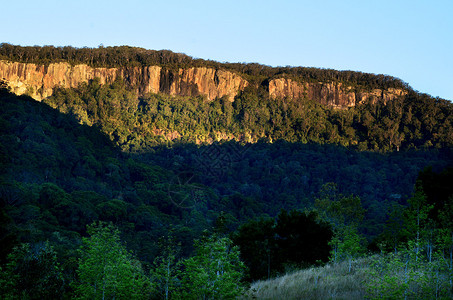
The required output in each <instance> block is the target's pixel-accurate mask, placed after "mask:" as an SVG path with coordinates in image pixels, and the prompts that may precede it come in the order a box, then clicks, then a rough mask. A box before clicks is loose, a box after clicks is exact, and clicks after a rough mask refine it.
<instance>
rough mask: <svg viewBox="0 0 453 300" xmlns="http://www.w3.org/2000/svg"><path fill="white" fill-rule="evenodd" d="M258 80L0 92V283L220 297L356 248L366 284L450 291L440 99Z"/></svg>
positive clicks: (126, 61)
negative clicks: (229, 90)
mask: <svg viewBox="0 0 453 300" xmlns="http://www.w3.org/2000/svg"><path fill="white" fill-rule="evenodd" d="M0 50H1V51H0V58H2V59H8V60H18V61H24V62H39V63H50V62H56V61H67V62H70V63H74V64H76V63H87V64H91V65H95V66H98V65H102V66H116V65H135V64H142V65H145V64H160V65H178V66H182V65H190V66H194V65H197V64H205V65H210V64H212V65H213V66H216V64H218V63H216V62H211V61H202V60H194V59H192V58H190V57H188V56H185V55H182V54H175V53H172V52H169V51H168V52H167V51H151V50H144V49H139V48H131V47H113V48H110V47H109V48H103V47H100V48H98V49H89V48H84V49H75V48H71V47H63V48H55V47H50V46H49V47H16V46H12V45H8V44H2V45H1V47H0ZM219 66H220V64H219ZM221 66H222V67H225V68H231V69H234V70H236V71H237V72H241V73H244V74H249V75H250V76H255V78H259V77H260V76H263V74H265V75H266V76H270V74H271V73H272V72H275V74H277V73H278V72H284V73H286V74H289V75H291V74H295V75H297V76H303V77H304V78H305V76H307V78H309V77H310V76H313V78H316V80H323V79H322V78H325V79H326V78H329V79H328V80H345V81H348V82H356V83H357V84H369V85H371V86H372V85H373V84H378V85H380V86H381V85H382V84H384V83H383V82H384V81H385V82H387V84H389V86H398V84H400V85H401V84H403V83H402V82H401V81H400V80H396V79H392V78H389V77H385V76H384V77H380V76H375V75H366V74H361V73H351V74H349V73H348V72H337V71H331V70H318V69H313V70H311V69H304V68H281V69H280V68H268V67H265V66H259V65H253V64H252V65H241V64H238V65H232V64H226V65H225V64H222V65H221ZM291 72H293V73H291ZM272 74H274V73H272ZM272 74H271V75H272ZM348 74H349V75H348ZM335 76H337V78H335ZM326 80H327V79H326ZM371 81H374V83H371ZM266 95H267V93H265V91H264V90H263V88H262V87H260V86H252V87H249V88H247V89H246V90H244V91H243V92H241V93H239V94H238V95H237V96H236V98H235V101H234V102H230V101H226V100H225V99H215V100H214V101H206V99H204V98H202V97H192V98H184V97H172V96H168V95H162V94H148V95H143V96H140V97H139V96H138V95H137V94H136V92H134V90H132V89H130V88H129V87H127V86H125V85H124V83H123V82H122V81H116V82H115V83H113V84H112V85H100V84H99V81H98V80H96V79H95V80H92V81H90V82H89V83H86V84H82V85H80V86H79V87H78V88H77V89H57V90H56V91H55V93H54V94H53V96H51V97H49V98H47V99H45V100H44V101H43V102H36V101H34V100H33V99H31V98H29V97H27V96H16V95H14V94H12V93H10V92H9V91H8V90H7V89H5V88H2V89H0V101H1V105H2V110H1V111H0V206H1V211H0V243H1V245H2V247H1V250H0V268H1V272H0V274H1V275H0V295H1V297H2V298H11V299H15V298H24V299H28V298H30V299H35V298H43V297H44V298H46V299H47V298H84V299H86V298H90V299H92V298H94V299H100V298H102V297H105V298H120V299H123V298H140V299H142V298H143V299H145V298H146V299H148V298H153V299H154V298H155V299H169V298H172V299H188V298H189V299H200V298H209V299H218V298H227V299H230V298H231V299H232V298H235V297H237V296H238V295H241V294H243V293H244V292H245V291H246V290H247V287H248V285H249V284H250V282H253V281H256V280H259V279H266V278H272V277H275V276H278V275H281V274H285V273H286V272H287V271H289V270H294V269H299V268H307V267H313V266H326V264H327V263H329V262H330V263H339V262H345V263H346V265H347V266H348V267H347V269H346V270H347V271H346V272H348V274H349V273H351V272H353V270H352V269H353V268H354V262H355V261H357V260H358V259H360V258H361V257H364V256H367V255H371V254H374V255H380V256H379V257H374V258H373V259H372V262H370V263H369V266H370V268H371V271H370V272H371V273H373V272H375V273H373V274H375V277H374V279H373V280H372V279H367V280H368V281H367V283H366V286H367V288H368V289H367V291H366V293H367V297H369V298H380V297H381V298H392V297H393V298H398V297H400V296H407V298H417V297H418V296H419V297H422V298H436V297H437V298H442V297H444V298H448V297H450V296H451V295H452V290H451V288H452V285H451V280H452V274H453V273H452V271H451V270H452V265H453V263H452V261H451V254H452V253H453V252H452V251H453V242H452V239H453V235H452V232H453V231H452V223H451V220H452V219H453V217H452V216H451V212H452V211H453V210H452V209H453V208H452V203H453V187H452V185H451V184H450V183H451V182H453V153H452V151H453V150H452V146H453V126H452V123H453V113H452V112H453V105H452V104H451V103H450V102H448V101H445V100H441V99H434V98H432V97H430V96H428V95H424V94H419V93H416V92H414V91H410V92H409V94H408V95H405V96H403V97H401V98H399V99H396V100H395V101H392V102H389V103H387V104H382V103H375V104H372V103H364V104H361V105H358V106H356V107H354V108H350V109H347V110H335V109H331V108H328V107H325V106H322V105H320V104H317V103H314V102H311V101H308V100H303V99H301V100H298V101H295V100H290V99H281V100H270V99H268V97H267V96H266ZM392 272H397V274H399V275H394V273H392ZM398 272H400V273H398ZM401 272H403V273H404V272H406V273H404V276H403V275H401V274H403V273H401ZM381 275H382V276H381ZM405 276H406V277H405ZM401 280H402V281H401ZM395 284H397V285H398V286H399V288H398V289H396V288H395ZM392 289H393V290H395V292H392ZM392 293H393V294H392Z"/></svg>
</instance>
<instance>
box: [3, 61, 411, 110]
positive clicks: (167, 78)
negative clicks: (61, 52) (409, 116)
mask: <svg viewBox="0 0 453 300" xmlns="http://www.w3.org/2000/svg"><path fill="white" fill-rule="evenodd" d="M94 78H99V80H100V83H101V84H111V83H113V82H114V81H115V80H117V79H122V80H124V81H125V82H126V84H128V85H129V86H130V87H132V88H135V89H136V90H137V92H138V94H139V95H143V94H146V93H165V94H169V95H175V96H189V97H190V96H205V97H206V98H207V99H208V100H214V99H216V98H221V97H226V98H227V99H228V100H229V101H234V97H235V96H236V95H237V94H238V92H240V91H242V90H244V88H245V87H247V86H248V85H249V82H248V81H247V80H246V79H244V78H243V76H241V75H240V73H237V72H232V71H228V70H224V69H219V68H209V67H190V68H172V69H168V68H165V67H160V66H141V67H121V68H95V67H90V66H88V65H86V64H78V65H70V64H69V63H65V62H60V63H51V64H48V65H39V64H34V63H20V62H10V61H1V60H0V80H1V81H2V82H4V83H5V84H6V85H7V86H8V87H9V89H10V90H11V91H12V92H14V93H15V94H18V95H22V94H27V95H29V96H31V97H32V98H34V99H36V100H38V101H41V100H42V99H44V98H46V97H49V96H51V95H52V93H53V90H54V89H55V88H58V87H62V88H76V87H77V86H78V85H79V84H80V83H82V82H88V81H89V80H92V79H94ZM267 82H268V90H269V97H270V98H271V99H275V98H290V99H299V98H304V99H308V100H312V101H316V102H319V103H321V104H324V105H328V106H331V107H334V108H346V107H352V106H355V105H357V104H358V103H362V102H364V101H367V100H371V101H372V102H384V103H386V102H387V101H391V100H393V99H395V98H396V97H399V96H402V95H405V94H407V90H404V89H398V88H387V89H385V88H374V89H366V88H365V87H361V86H354V87H353V86H350V85H348V84H345V83H342V82H339V81H330V82H329V81H327V82H312V81H310V82H308V81H304V80H303V79H302V80H297V81H296V80H293V79H289V78H285V77H282V78H275V79H271V80H268V81H267Z"/></svg>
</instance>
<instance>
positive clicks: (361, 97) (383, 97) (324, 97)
mask: <svg viewBox="0 0 453 300" xmlns="http://www.w3.org/2000/svg"><path fill="white" fill-rule="evenodd" d="M406 94H407V91H406V90H403V89H395V88H388V89H373V90H371V91H365V90H363V89H355V88H354V87H352V86H346V85H343V84H342V83H341V82H327V83H325V82H298V81H295V80H292V79H289V78H278V79H272V80H270V81H269V96H270V98H274V99H276V98H290V99H298V98H306V99H309V100H314V101H317V102H320V103H321V104H324V105H328V106H332V107H335V108H346V107H352V106H355V105H356V104H359V103H363V102H365V101H368V100H370V101H372V102H373V103H376V102H384V103H387V102H388V101H391V100H393V99H395V98H397V97H400V96H403V95H406Z"/></svg>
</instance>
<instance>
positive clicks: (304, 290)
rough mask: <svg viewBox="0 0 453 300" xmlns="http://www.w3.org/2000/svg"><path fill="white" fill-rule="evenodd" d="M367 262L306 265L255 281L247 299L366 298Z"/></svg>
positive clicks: (349, 299) (364, 260) (363, 260)
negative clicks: (287, 272)
mask: <svg viewBox="0 0 453 300" xmlns="http://www.w3.org/2000/svg"><path fill="white" fill-rule="evenodd" d="M367 266H368V262H367V260H366V259H361V260H358V261H356V262H355V263H353V266H352V269H351V272H348V264H347V262H344V263H340V264H328V265H326V266H324V267H319V268H311V269H305V270H301V271H297V272H293V273H290V274H286V275H284V276H281V277H278V278H275V279H270V280H265V281H258V282H255V283H253V284H252V286H251V287H250V289H249V291H248V292H247V294H246V296H245V299H348V300H352V299H364V297H365V292H366V288H365V284H364V283H365V282H366V280H367V277H368V276H369V275H368V272H367V270H368V267H367Z"/></svg>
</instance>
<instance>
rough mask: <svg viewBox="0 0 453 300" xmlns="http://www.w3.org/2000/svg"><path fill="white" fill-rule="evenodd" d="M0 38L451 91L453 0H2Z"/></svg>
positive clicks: (443, 93)
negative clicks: (339, 73)
mask: <svg viewBox="0 0 453 300" xmlns="http://www.w3.org/2000/svg"><path fill="white" fill-rule="evenodd" d="M0 12H1V18H0V28H1V30H0V42H6V43H11V44H16V45H22V46H33V45H54V46H66V45H70V46H74V47H84V46H87V47H98V46H99V45H100V44H103V45H104V46H116V45H130V46H137V47H143V48H147V49H154V50H161V49H169V50H172V51H174V52H182V53H185V54H188V55H190V56H193V57H196V58H203V59H211V60H216V61H220V62H258V63H261V64H265V65H270V66H286V65H291V66H307V67H321V68H332V69H338V70H354V71H362V72H370V73H377V74H388V75H392V76H395V77H399V78H401V79H402V80H403V81H405V82H407V83H409V85H410V86H412V87H413V88H414V89H415V90H418V91H419V92H422V93H427V94H430V95H432V96H435V97H437V96H438V97H441V98H445V99H448V100H453V0H424V1H420V0H410V1H409V0H341V1H330V0H310V1H305V0H300V1H296V0H291V1H289V0H288V1H285V0H280V1H277V0H273V1H267V0H260V1H254V0H242V1H236V0H224V1H221V0H220V1H219V0H218V1H179V0H173V1H172V0H166V1H165V0H161V1H153V0H148V1H146V0H124V1H117V0H109V1H104V0H99V1H97V0H91V1H86V0H71V1H66V0H36V1H31V0H30V1H27V0H3V1H2V4H1V6H0Z"/></svg>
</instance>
